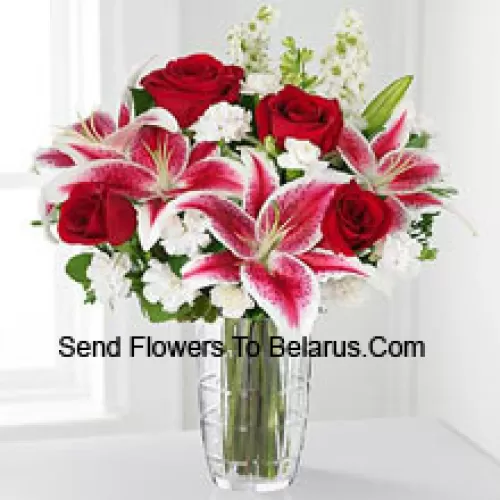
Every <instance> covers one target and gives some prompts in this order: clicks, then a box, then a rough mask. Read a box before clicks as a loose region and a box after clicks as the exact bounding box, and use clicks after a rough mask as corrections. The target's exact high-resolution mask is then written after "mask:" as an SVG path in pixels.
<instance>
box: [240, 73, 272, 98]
mask: <svg viewBox="0 0 500 500" xmlns="http://www.w3.org/2000/svg"><path fill="white" fill-rule="evenodd" d="M280 88H281V82H280V77H279V75H274V74H271V73H250V74H248V75H247V77H246V80H245V82H244V83H243V86H242V88H241V92H242V94H258V95H261V96H263V95H268V94H275V93H276V92H278V91H279V90H280Z"/></svg>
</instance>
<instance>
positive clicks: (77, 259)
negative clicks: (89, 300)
mask: <svg viewBox="0 0 500 500" xmlns="http://www.w3.org/2000/svg"><path fill="white" fill-rule="evenodd" d="M91 262H92V254H91V253H81V254H78V255H75V256H74V257H72V258H71V259H70V260H69V261H68V263H67V264H66V274H67V275H68V276H69V277H70V278H71V279H72V280H73V281H76V282H77V283H80V284H81V285H82V286H83V288H84V289H85V290H88V289H89V288H90V280H89V279H88V278H87V269H88V268H89V266H90V263H91Z"/></svg>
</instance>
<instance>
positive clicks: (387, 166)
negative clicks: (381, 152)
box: [379, 149, 441, 194]
mask: <svg viewBox="0 0 500 500" xmlns="http://www.w3.org/2000/svg"><path fill="white" fill-rule="evenodd" d="M379 171H380V173H381V179H384V178H385V179H386V181H385V182H384V183H383V184H381V185H380V189H381V192H383V191H384V189H385V191H386V192H387V193H389V194H390V193H402V194H408V193H412V192H414V191H415V190H417V189H421V188H423V187H424V186H426V185H428V184H430V183H432V182H434V181H436V180H437V179H438V178H439V176H440V173H441V172H440V167H439V165H438V164H437V163H436V162H435V161H434V160H433V159H432V158H430V157H429V156H427V155H424V154H422V152H420V151H418V150H413V149H405V150H404V151H400V152H398V151H393V152H391V153H389V154H387V155H385V156H384V158H382V161H381V163H380V166H379Z"/></svg>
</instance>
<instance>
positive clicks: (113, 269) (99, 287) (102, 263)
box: [87, 252, 132, 307]
mask: <svg viewBox="0 0 500 500" xmlns="http://www.w3.org/2000/svg"><path fill="white" fill-rule="evenodd" d="M131 269H132V263H131V262H130V258H129V256H128V255H125V254H120V253H118V254H115V255H113V256H112V257H110V256H109V255H107V254H105V253H103V252H100V253H96V254H94V255H93V257H92V261H91V263H90V266H89V267H88V269H87V278H88V279H89V280H90V281H91V283H92V284H91V287H92V290H94V292H95V296H96V298H97V300H99V302H102V303H103V304H106V305H109V306H110V307H113V306H114V304H115V302H116V301H117V300H118V299H120V298H123V297H126V296H127V295H128V293H129V292H130V285H131V282H130V280H129V279H128V278H126V277H125V275H126V274H127V273H128V272H130V270H131Z"/></svg>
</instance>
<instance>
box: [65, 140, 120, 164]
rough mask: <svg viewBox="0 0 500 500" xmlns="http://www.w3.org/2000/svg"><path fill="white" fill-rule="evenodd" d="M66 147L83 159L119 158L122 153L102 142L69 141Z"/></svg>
mask: <svg viewBox="0 0 500 500" xmlns="http://www.w3.org/2000/svg"><path fill="white" fill-rule="evenodd" d="M67 147H68V148H70V149H72V150H73V151H76V152H77V153H78V154H79V155H80V157H81V159H82V160H83V161H96V160H119V159H122V158H123V153H121V152H120V151H117V150H116V149H114V148H110V147H107V146H105V145H104V144H102V145H101V144H94V143H88V144H85V143H79V142H73V143H71V142H69V143H68V144H67Z"/></svg>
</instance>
